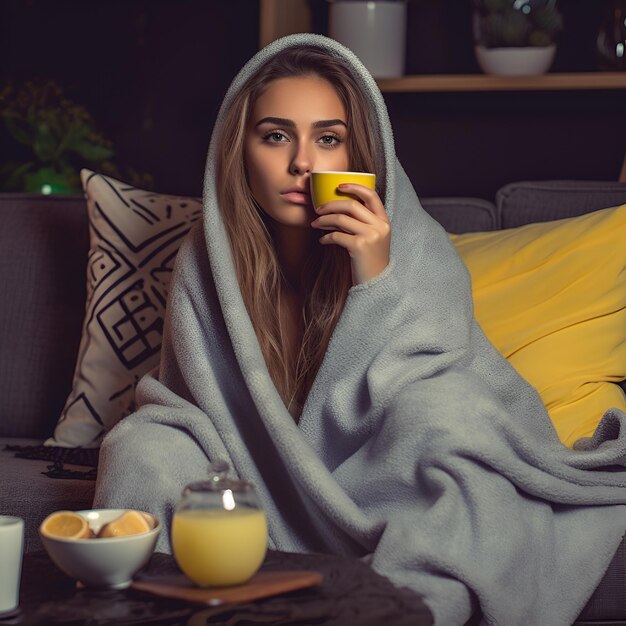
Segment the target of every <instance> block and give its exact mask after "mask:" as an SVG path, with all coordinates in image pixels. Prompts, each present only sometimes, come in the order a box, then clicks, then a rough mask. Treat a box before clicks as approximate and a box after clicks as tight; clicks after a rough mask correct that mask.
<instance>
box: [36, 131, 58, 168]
mask: <svg viewBox="0 0 626 626" xmlns="http://www.w3.org/2000/svg"><path fill="white" fill-rule="evenodd" d="M58 145H59V143H58V141H57V140H56V139H55V137H54V135H53V134H52V133H51V132H50V130H49V129H48V127H47V126H40V127H39V132H38V133H37V136H36V137H35V142H34V143H33V150H34V151H35V154H36V155H37V158H38V159H40V160H41V161H43V162H44V163H47V162H49V161H52V160H53V159H54V157H55V156H56V152H57V148H58Z"/></svg>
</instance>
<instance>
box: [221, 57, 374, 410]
mask: <svg viewBox="0 0 626 626" xmlns="http://www.w3.org/2000/svg"><path fill="white" fill-rule="evenodd" d="M309 75H314V76H319V77H320V78H323V79H325V80H327V81H328V82H330V83H331V84H332V86H333V87H334V88H335V90H336V92H337V95H338V96H339V98H340V99H341V101H342V103H343V105H344V107H345V110H346V114H347V118H348V119H347V123H348V129H349V131H348V136H347V146H348V155H349V159H350V169H352V170H356V171H362V172H375V163H376V159H375V155H374V146H375V143H374V140H373V137H372V131H371V129H372V122H371V120H370V113H369V107H368V104H367V100H366V98H365V95H364V94H363V92H362V90H361V88H360V87H359V85H358V83H357V82H356V80H355V78H354V76H353V75H352V72H351V70H350V69H349V67H348V66H346V65H345V64H344V63H343V62H342V61H341V60H340V59H338V58H336V57H334V56H332V55H331V54H329V53H327V52H325V51H324V50H322V49H321V48H316V47H312V46H298V47H292V48H287V49H285V50H283V51H281V52H279V53H278V54H276V56H274V57H273V58H272V59H270V60H269V61H268V62H267V63H266V64H265V65H263V66H262V67H261V68H260V69H259V70H258V71H257V72H256V73H255V74H254V75H253V76H252V77H251V78H250V79H249V80H248V81H247V83H246V84H245V85H244V86H243V88H242V89H241V90H240V91H239V92H238V94H237V95H236V96H235V98H234V100H233V102H232V103H231V106H230V108H229V110H228V112H227V115H226V118H225V120H224V125H223V130H222V134H221V137H220V140H219V141H220V143H219V149H218V158H217V175H218V177H219V178H218V181H228V184H227V185H225V184H219V183H218V200H219V205H220V209H221V212H222V216H223V220H224V223H225V226H226V230H227V232H228V235H229V238H230V245H231V249H232V253H233V258H234V263H235V270H236V272H237V277H238V280H239V286H240V288H241V292H242V296H243V300H244V302H245V305H246V308H247V310H248V314H249V315H250V319H251V320H252V325H253V327H254V330H255V332H256V335H257V338H258V340H259V344H260V347H261V351H262V353H263V356H264V358H265V362H266V364H267V368H268V371H269V373H270V376H271V378H272V380H273V382H274V384H275V385H276V388H277V389H278V391H279V393H280V395H281V397H282V398H283V401H284V402H285V405H286V406H287V409H288V410H289V411H290V412H291V414H292V415H293V416H294V417H295V418H296V419H298V417H299V415H300V412H301V410H302V406H303V404H304V401H305V399H306V396H307V394H308V392H309V390H310V388H311V385H312V384H313V380H314V379H315V375H316V373H317V371H318V369H319V367H320V365H321V363H322V359H323V358H324V354H325V352H326V348H327V346H328V342H329V340H330V337H331V334H332V332H333V330H334V328H335V325H336V323H337V320H338V319H339V316H340V315H341V311H342V310H343V307H344V304H345V300H346V297H347V293H348V290H349V289H350V287H351V285H352V277H351V269H350V259H349V256H348V254H347V252H346V251H345V250H344V249H342V248H339V247H337V246H334V245H333V246H322V245H319V246H315V252H314V253H312V254H311V257H310V260H309V262H308V263H307V267H306V268H305V270H304V273H303V277H302V281H303V282H302V284H303V286H304V291H305V294H306V295H305V301H304V306H303V310H302V320H303V328H304V334H303V339H302V346H301V348H300V351H299V354H298V358H297V362H296V365H295V368H294V367H293V365H292V364H290V363H288V362H287V355H286V353H285V350H284V337H283V333H282V324H281V319H280V315H281V313H280V311H281V308H280V301H281V291H282V285H283V283H284V278H283V276H282V272H281V267H280V264H279V261H278V257H277V254H276V250H275V248H274V245H273V241H272V237H271V233H270V232H269V230H268V228H267V226H266V224H265V221H264V219H263V217H262V214H261V213H260V212H259V210H258V208H257V205H256V203H255V200H254V198H253V196H252V192H251V190H250V187H249V185H248V182H247V177H246V171H245V135H246V127H247V124H248V121H249V117H250V115H251V113H252V110H253V108H254V104H255V102H256V100H257V98H259V96H260V95H261V93H262V92H263V90H264V89H265V88H266V87H267V85H268V84H269V83H270V82H271V81H273V80H276V79H279V78H286V77H293V76H309ZM375 173H376V172H375ZM378 179H379V180H380V176H379V177H378Z"/></svg>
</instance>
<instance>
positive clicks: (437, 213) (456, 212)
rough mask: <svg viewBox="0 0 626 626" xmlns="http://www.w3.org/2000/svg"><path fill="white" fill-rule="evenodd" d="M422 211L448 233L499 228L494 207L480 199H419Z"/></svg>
mask: <svg viewBox="0 0 626 626" xmlns="http://www.w3.org/2000/svg"><path fill="white" fill-rule="evenodd" d="M420 202H421V203H422V207H424V210H425V211H426V212H427V213H429V214H430V215H431V216H432V217H434V218H435V219H436V220H437V221H438V222H439V223H440V224H441V225H442V226H443V227H444V229H445V230H446V231H447V232H449V233H475V232H479V231H485V230H495V229H497V228H498V226H499V222H498V215H497V212H496V207H495V205H494V204H493V203H491V202H487V200H481V199H480V198H420Z"/></svg>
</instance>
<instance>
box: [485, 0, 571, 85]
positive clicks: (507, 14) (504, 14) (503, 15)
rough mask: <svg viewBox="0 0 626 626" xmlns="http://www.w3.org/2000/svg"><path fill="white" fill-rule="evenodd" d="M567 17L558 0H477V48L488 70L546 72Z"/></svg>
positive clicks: (519, 73) (520, 72) (528, 72)
mask: <svg viewBox="0 0 626 626" xmlns="http://www.w3.org/2000/svg"><path fill="white" fill-rule="evenodd" d="M562 30H563V17H562V15H561V13H560V12H559V10H558V8H557V6H556V0H474V42H475V47H474V50H475V52H476V59H477V61H478V64H479V66H480V67H481V69H482V70H483V71H484V72H486V73H488V74H509V75H524V74H543V73H544V72H547V71H548V69H549V68H550V66H551V65H552V62H553V60H554V55H555V53H556V40H557V37H558V35H559V33H560V32H561V31H562Z"/></svg>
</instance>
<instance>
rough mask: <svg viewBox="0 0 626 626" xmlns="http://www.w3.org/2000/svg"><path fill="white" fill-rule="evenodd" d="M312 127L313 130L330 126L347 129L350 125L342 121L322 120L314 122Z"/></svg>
mask: <svg viewBox="0 0 626 626" xmlns="http://www.w3.org/2000/svg"><path fill="white" fill-rule="evenodd" d="M311 126H312V127H313V128H328V127H329V126H345V127H346V128H347V127H348V125H347V124H346V123H345V122H344V121H343V120H340V119H336V120H320V121H319V122H314V123H313V124H312V125H311Z"/></svg>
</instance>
